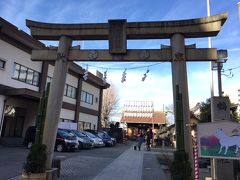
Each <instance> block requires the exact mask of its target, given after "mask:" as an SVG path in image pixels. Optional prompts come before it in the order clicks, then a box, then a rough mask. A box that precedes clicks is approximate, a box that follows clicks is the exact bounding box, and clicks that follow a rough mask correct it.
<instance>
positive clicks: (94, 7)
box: [0, 0, 240, 110]
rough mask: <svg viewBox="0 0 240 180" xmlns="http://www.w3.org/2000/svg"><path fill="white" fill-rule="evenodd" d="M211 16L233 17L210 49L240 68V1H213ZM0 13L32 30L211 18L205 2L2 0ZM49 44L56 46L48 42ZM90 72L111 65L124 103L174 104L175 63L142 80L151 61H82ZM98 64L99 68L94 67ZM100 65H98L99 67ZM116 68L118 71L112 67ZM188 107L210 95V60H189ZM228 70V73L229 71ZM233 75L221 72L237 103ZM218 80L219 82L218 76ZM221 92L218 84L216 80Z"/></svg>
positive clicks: (152, 44)
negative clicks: (35, 24)
mask: <svg viewBox="0 0 240 180" xmlns="http://www.w3.org/2000/svg"><path fill="white" fill-rule="evenodd" d="M210 1H211V14H212V15H215V14H219V13H224V12H228V13H229V17H228V20H227V21H226V23H225V24H224V26H223V28H222V30H221V32H220V33H219V34H218V36H217V37H214V38H212V47H214V48H217V49H227V50H228V55H229V59H228V61H227V63H226V64H224V69H226V70H227V69H229V68H235V67H238V66H240V62H239V57H240V20H239V18H238V9H237V3H238V0H210ZM0 16H1V17H2V18H4V19H6V20H7V21H9V22H11V23H12V24H14V25H15V26H17V27H19V28H20V29H22V30H24V31H26V32H27V33H29V29H28V28H27V27H26V25H25V20H26V19H31V20H34V21H41V22H49V23H104V22H107V21H108V19H127V21H128V22H138V21H166V20H180V19H192V18H201V17H206V16H207V1H206V0H149V1H146V0H121V1H119V0H118V1H116V0H81V1H80V0H71V1H70V0H68V1H67V0H65V1H64V0H58V1H57V0H56V1H53V0H52V1H49V0H34V1H33V0H21V1H18V0H1V1H0ZM192 43H196V45H197V47H200V48H207V47H208V40H207V38H197V39H191V40H189V39H187V40H186V44H192ZM48 44H53V45H54V44H56V43H54V42H48ZM74 44H80V45H81V46H82V48H85V49H91V48H95V49H106V48H108V43H107V42H106V41H100V42H96V41H85V42H83V41H77V42H74ZM161 44H166V45H169V40H145V41H140V40H138V41H128V48H135V49H136V48H140V49H145V48H146V49H151V48H155V49H157V48H159V47H160V45H161ZM86 64H89V70H90V71H95V70H96V69H98V70H99V71H101V72H104V71H105V70H106V69H108V73H107V80H108V81H109V82H110V83H112V84H114V86H115V87H116V88H117V89H118V94H119V97H120V99H121V101H120V102H121V104H120V105H122V104H123V102H124V101H125V100H153V101H154V105H155V109H156V110H162V106H163V104H165V106H167V105H170V104H172V102H173V100H172V99H173V98H172V85H171V84H172V81H171V64H170V63H162V64H159V65H155V66H151V67H149V70H150V72H149V73H148V76H147V78H146V80H145V81H144V82H142V81H141V78H142V76H143V74H144V73H145V72H146V70H147V67H144V68H139V69H134V70H131V69H128V68H130V67H134V68H135V67H141V66H149V65H152V64H153V63H82V66H83V67H84V68H86ZM93 66H95V67H93ZM96 67H97V68H96ZM112 68H117V69H112ZM125 68H127V69H128V70H127V80H126V82H124V83H121V76H122V72H123V70H124V69H125ZM187 69H188V84H189V101H190V106H191V107H192V106H194V105H195V104H196V103H197V102H201V101H205V100H206V99H207V98H209V97H210V72H209V69H210V68H209V63H208V62H194V63H188V64H187ZM226 73H229V71H226ZM232 73H233V74H234V76H233V77H232V78H227V77H226V76H222V80H223V82H222V83H223V91H224V92H225V94H228V95H229V96H230V98H231V100H232V101H233V102H236V103H237V100H238V97H237V90H238V89H239V88H240V85H239V82H240V81H239V79H240V78H239V77H240V76H239V73H240V68H237V69H234V70H232ZM214 79H215V82H216V78H214ZM214 89H215V94H216V95H217V85H216V84H215V88H214Z"/></svg>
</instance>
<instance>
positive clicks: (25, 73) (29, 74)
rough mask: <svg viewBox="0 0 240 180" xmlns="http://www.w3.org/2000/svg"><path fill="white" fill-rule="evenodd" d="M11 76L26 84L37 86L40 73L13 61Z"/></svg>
mask: <svg viewBox="0 0 240 180" xmlns="http://www.w3.org/2000/svg"><path fill="white" fill-rule="evenodd" d="M12 78H13V79H16V80H19V81H22V82H25V83H27V84H31V85H34V86H38V84H39V78H40V73H39V72H37V71H34V70H32V69H30V68H27V67H25V66H22V65H20V64H17V63H14V66H13V75H12Z"/></svg>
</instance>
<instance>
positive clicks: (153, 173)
mask: <svg viewBox="0 0 240 180" xmlns="http://www.w3.org/2000/svg"><path fill="white" fill-rule="evenodd" d="M156 154H159V152H152V151H145V150H143V149H142V150H141V151H138V150H134V149H133V146H132V147H130V148H129V149H128V150H126V151H125V152H124V153H123V154H121V155H120V156H119V157H118V158H117V159H115V160H114V161H113V162H112V163H110V164H109V165H108V166H107V167H106V168H105V169H103V171H102V172H100V173H99V174H98V175H97V176H96V177H95V178H94V179H93V180H158V179H159V180H168V179H167V177H166V175H165V174H164V172H163V170H162V169H161V165H160V164H159V162H158V160H157V156H156Z"/></svg>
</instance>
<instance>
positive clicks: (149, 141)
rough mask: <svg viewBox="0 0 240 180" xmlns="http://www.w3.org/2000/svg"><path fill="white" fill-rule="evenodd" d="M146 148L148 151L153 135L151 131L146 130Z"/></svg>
mask: <svg viewBox="0 0 240 180" xmlns="http://www.w3.org/2000/svg"><path fill="white" fill-rule="evenodd" d="M146 137H147V138H146V141H147V142H146V146H147V151H150V150H151V149H150V144H151V139H152V138H153V133H152V129H148V131H147V133H146Z"/></svg>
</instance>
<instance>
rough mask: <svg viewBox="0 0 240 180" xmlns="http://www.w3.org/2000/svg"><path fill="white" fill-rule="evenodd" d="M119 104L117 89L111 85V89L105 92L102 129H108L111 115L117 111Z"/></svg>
mask: <svg viewBox="0 0 240 180" xmlns="http://www.w3.org/2000/svg"><path fill="white" fill-rule="evenodd" d="M118 103H119V99H118V95H117V91H116V89H115V88H114V87H113V86H112V85H111V86H110V88H108V89H105V90H103V101H102V114H101V122H102V127H107V126H108V122H109V120H110V117H111V115H112V114H113V113H114V112H115V111H116V110H117V107H118Z"/></svg>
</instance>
